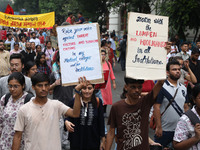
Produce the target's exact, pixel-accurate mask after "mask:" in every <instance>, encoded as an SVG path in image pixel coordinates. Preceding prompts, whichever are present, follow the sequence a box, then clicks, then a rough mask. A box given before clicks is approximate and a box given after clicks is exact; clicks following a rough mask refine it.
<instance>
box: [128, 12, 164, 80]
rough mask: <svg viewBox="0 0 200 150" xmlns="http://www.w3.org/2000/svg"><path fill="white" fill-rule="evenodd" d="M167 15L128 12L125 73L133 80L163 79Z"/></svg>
mask: <svg viewBox="0 0 200 150" xmlns="http://www.w3.org/2000/svg"><path fill="white" fill-rule="evenodd" d="M167 40H168V17H164V16H156V15H150V14H142V13H133V12H130V13H129V14H128V38H127V44H128V45H127V54H126V76H127V77H131V78H134V79H144V80H158V79H165V78H166V55H167V52H166V50H165V49H164V47H165V45H166V43H165V42H167Z"/></svg>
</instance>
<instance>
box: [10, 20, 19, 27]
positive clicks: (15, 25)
mask: <svg viewBox="0 0 200 150" xmlns="http://www.w3.org/2000/svg"><path fill="white" fill-rule="evenodd" d="M10 26H13V27H21V26H22V23H21V22H17V21H12V22H11V24H10Z"/></svg>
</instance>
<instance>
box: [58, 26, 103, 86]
mask: <svg viewBox="0 0 200 150" xmlns="http://www.w3.org/2000/svg"><path fill="white" fill-rule="evenodd" d="M56 30H57V33H58V45H59V51H60V65H61V79H62V84H63V85H75V84H77V82H78V78H79V77H82V76H85V77H86V78H87V80H90V81H92V83H102V82H103V76H102V65H101V59H100V37H99V26H98V24H97V23H90V24H82V25H70V26H59V27H57V28H56Z"/></svg>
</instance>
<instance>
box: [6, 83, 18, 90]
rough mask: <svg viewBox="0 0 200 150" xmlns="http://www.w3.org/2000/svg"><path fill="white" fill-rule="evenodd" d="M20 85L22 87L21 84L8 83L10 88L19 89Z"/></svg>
mask: <svg viewBox="0 0 200 150" xmlns="http://www.w3.org/2000/svg"><path fill="white" fill-rule="evenodd" d="M18 87H20V85H17V84H15V85H11V84H8V88H9V89H12V88H14V89H17V88H18Z"/></svg>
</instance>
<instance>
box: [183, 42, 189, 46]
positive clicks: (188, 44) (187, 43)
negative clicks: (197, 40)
mask: <svg viewBox="0 0 200 150" xmlns="http://www.w3.org/2000/svg"><path fill="white" fill-rule="evenodd" d="M185 44H186V45H189V44H188V42H183V43H182V44H181V46H183V45H185Z"/></svg>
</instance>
